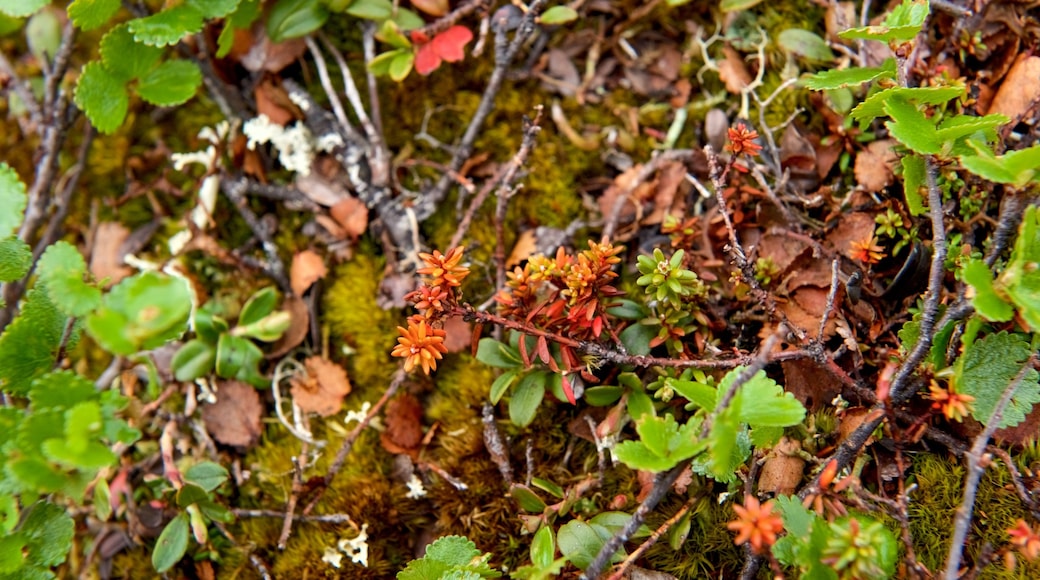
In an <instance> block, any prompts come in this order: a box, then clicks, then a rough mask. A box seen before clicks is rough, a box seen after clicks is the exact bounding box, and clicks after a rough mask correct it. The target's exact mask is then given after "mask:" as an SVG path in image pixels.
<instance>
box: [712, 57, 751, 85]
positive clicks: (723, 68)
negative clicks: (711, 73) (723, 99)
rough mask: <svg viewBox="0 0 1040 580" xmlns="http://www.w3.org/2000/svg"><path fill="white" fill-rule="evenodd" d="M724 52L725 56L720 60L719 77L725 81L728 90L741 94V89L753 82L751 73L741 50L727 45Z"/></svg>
mask: <svg viewBox="0 0 1040 580" xmlns="http://www.w3.org/2000/svg"><path fill="white" fill-rule="evenodd" d="M722 53H723V54H724V55H725V58H724V59H723V60H721V61H719V78H720V79H722V82H723V83H725V85H726V90H727V91H729V92H731V93H733V94H740V91H742V90H744V89H745V88H747V86H748V85H750V84H751V73H750V72H748V69H747V66H745V64H744V59H742V58H740V53H739V52H737V51H736V50H734V49H733V48H731V47H729V46H726V47H724V48H723V49H722Z"/></svg>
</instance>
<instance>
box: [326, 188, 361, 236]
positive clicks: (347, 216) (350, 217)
mask: <svg viewBox="0 0 1040 580" xmlns="http://www.w3.org/2000/svg"><path fill="white" fill-rule="evenodd" d="M329 214H331V215H332V219H334V220H336V223H337V224H339V225H340V227H342V228H343V233H344V234H345V235H346V236H348V237H350V239H352V240H356V239H358V238H359V237H361V235H362V234H364V233H365V231H366V230H367V229H368V208H367V207H365V204H364V202H362V201H361V200H360V199H358V198H356V197H354V196H350V197H348V198H346V199H344V200H343V201H341V202H339V203H337V204H336V205H334V206H332V208H331V209H330V210H329Z"/></svg>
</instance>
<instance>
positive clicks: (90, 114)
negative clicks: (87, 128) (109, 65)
mask: <svg viewBox="0 0 1040 580" xmlns="http://www.w3.org/2000/svg"><path fill="white" fill-rule="evenodd" d="M75 100H76V106H78V107H79V108H80V110H82V111H83V112H84V113H86V115H87V118H88V119H90V122H91V123H92V124H93V125H94V127H96V128H97V130H98V131H101V132H102V133H111V132H113V131H115V130H116V129H118V128H119V126H120V125H122V124H123V119H125V118H126V111H127V109H128V108H129V107H130V98H129V97H128V96H127V93H126V85H125V84H124V83H122V82H120V81H119V79H117V78H116V77H114V76H112V74H111V73H109V72H108V71H107V70H106V69H105V67H104V65H102V64H101V62H100V61H93V62H88V63H87V64H86V66H84V67H83V73H82V74H81V75H80V77H79V82H78V83H77V84H76V99H75Z"/></svg>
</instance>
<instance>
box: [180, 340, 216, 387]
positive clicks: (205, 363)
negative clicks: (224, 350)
mask: <svg viewBox="0 0 1040 580" xmlns="http://www.w3.org/2000/svg"><path fill="white" fill-rule="evenodd" d="M216 360H217V351H216V349H215V348H213V346H212V345H210V344H208V343H205V342H203V341H201V340H199V339H197V338H196V339H194V340H189V341H188V342H186V343H184V345H183V346H181V347H180V348H179V349H178V350H177V353H176V354H174V355H173V360H172V361H170V368H171V369H173V376H174V378H175V379H177V380H178V381H192V380H195V379H197V378H199V377H204V376H206V375H207V374H209V373H211V372H213V365H214V363H215V362H216Z"/></svg>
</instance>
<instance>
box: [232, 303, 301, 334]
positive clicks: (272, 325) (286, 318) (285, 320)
mask: <svg viewBox="0 0 1040 580" xmlns="http://www.w3.org/2000/svg"><path fill="white" fill-rule="evenodd" d="M291 322H292V316H291V315H290V314H289V313H288V312H287V311H284V310H283V311H280V312H275V313H273V314H268V315H267V316H265V317H263V318H261V319H260V320H257V321H256V322H254V323H252V324H247V325H245V326H242V325H239V326H236V327H235V329H234V330H232V331H231V334H233V335H235V336H245V337H250V338H254V339H256V340H260V341H263V342H274V341H276V340H278V339H279V338H281V337H282V335H283V334H285V331H286V330H288V329H289V324H290V323H291Z"/></svg>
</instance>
